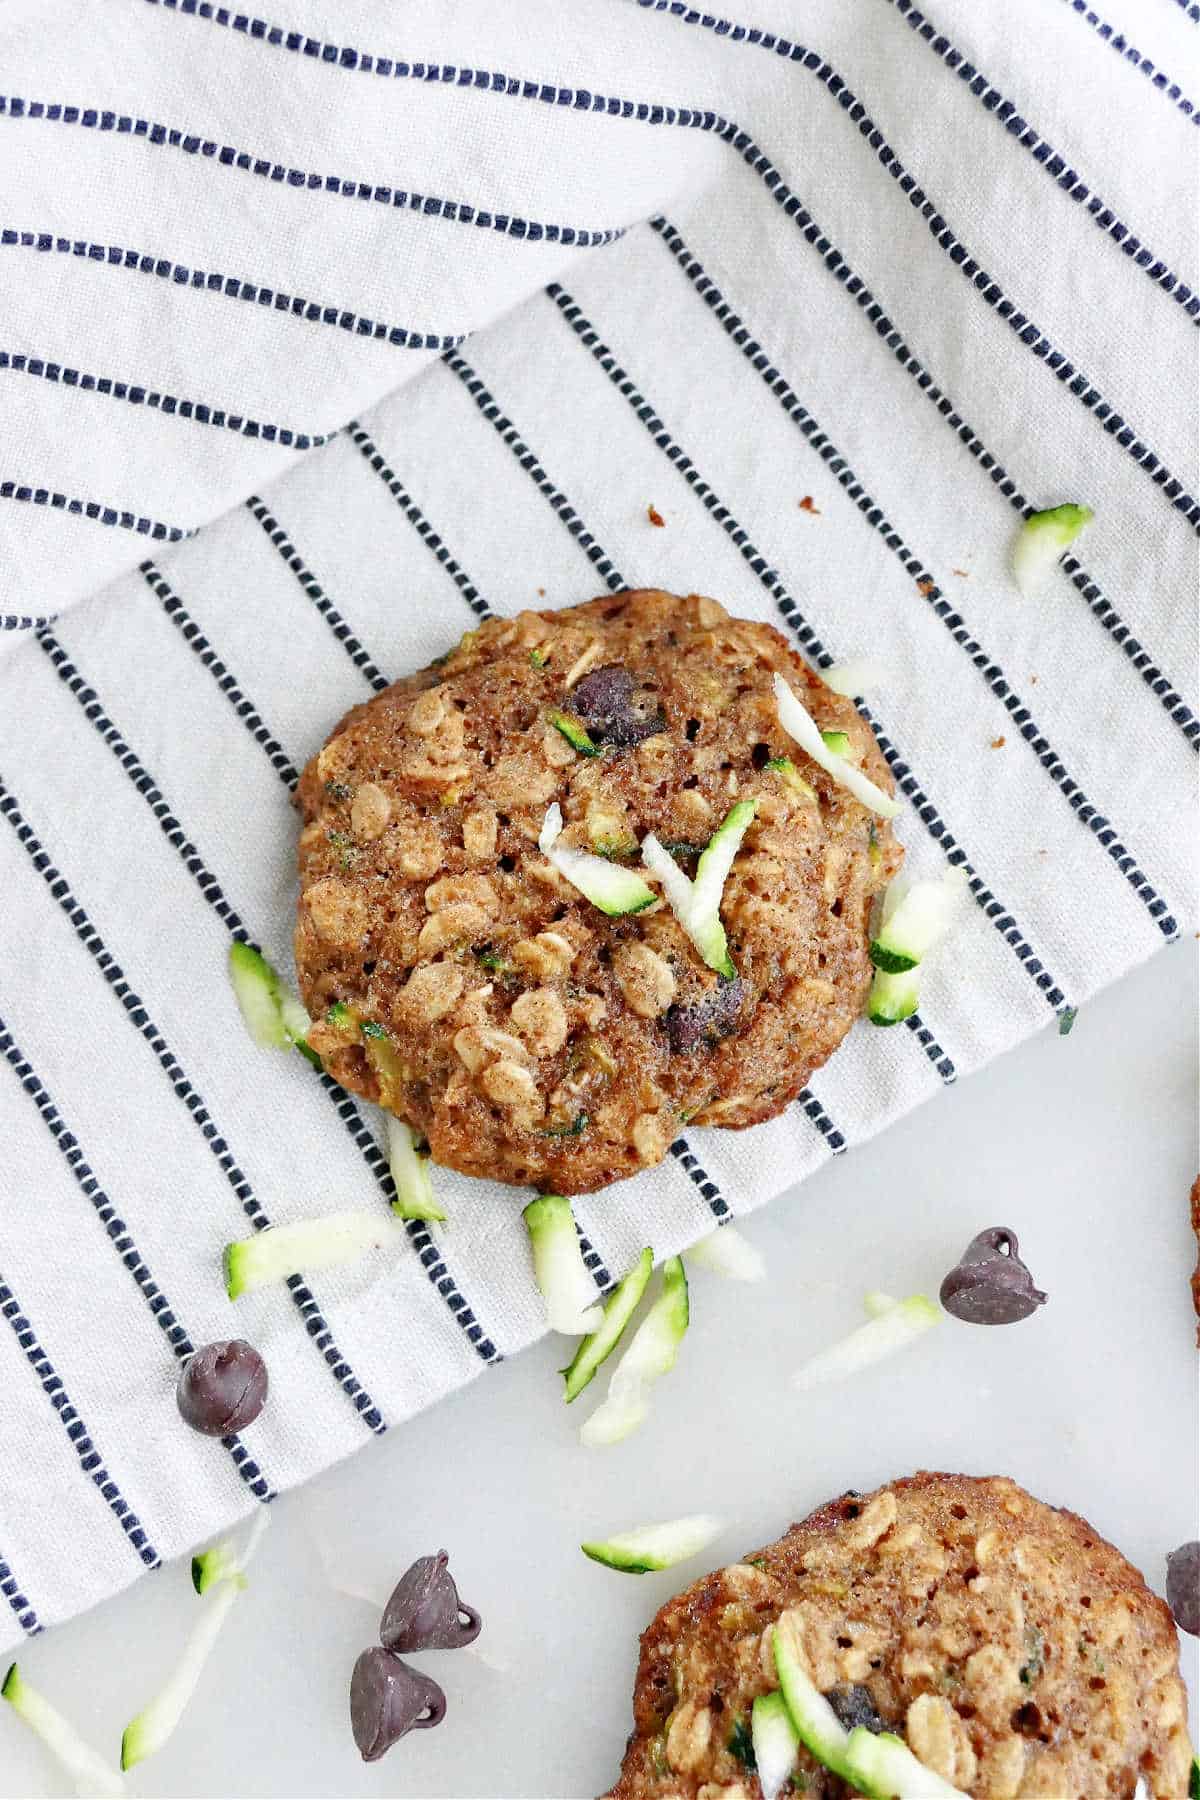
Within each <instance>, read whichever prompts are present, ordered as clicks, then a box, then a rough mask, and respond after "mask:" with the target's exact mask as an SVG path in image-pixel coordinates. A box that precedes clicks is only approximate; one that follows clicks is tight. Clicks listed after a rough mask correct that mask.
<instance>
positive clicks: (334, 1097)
mask: <svg viewBox="0 0 1200 1800" xmlns="http://www.w3.org/2000/svg"><path fill="white" fill-rule="evenodd" d="M141 573H142V574H143V575H144V576H145V578H146V580H147V582H148V583H149V585H150V587H151V588H152V589H153V591H154V592H155V593H156V594H157V595H158V597H159V599H160V600H161V601H162V602H163V605H164V608H165V609H166V611H167V614H168V616H169V617H170V618H171V620H172V622H173V623H174V624H176V625H177V626H178V627H179V629H180V630H181V631H182V633H183V636H184V638H185V640H186V642H187V643H188V645H189V647H190V648H191V649H192V650H194V651H195V653H196V655H197V656H198V657H199V659H200V661H201V663H202V664H203V665H204V667H205V668H206V669H207V670H208V671H209V673H210V674H211V675H212V677H213V679H214V680H215V681H216V683H217V686H218V687H219V688H220V690H221V692H222V693H223V694H224V695H225V697H226V699H227V700H228V701H229V702H230V705H231V706H232V707H233V709H234V712H235V713H236V714H237V716H238V718H239V719H240V720H241V721H242V723H243V724H244V725H245V727H246V729H247V730H248V731H249V733H250V735H251V737H253V739H254V741H255V743H256V744H258V746H259V748H260V749H261V750H262V751H263V753H264V755H265V756H266V757H267V759H268V761H269V762H270V764H271V766H272V768H273V769H274V770H275V773H276V774H277V775H278V776H279V779H280V780H281V781H282V783H283V785H284V787H285V788H287V790H288V792H289V793H290V792H291V791H292V790H293V788H294V787H295V785H296V782H297V781H298V780H299V776H298V775H297V773H296V770H295V768H294V767H293V765H292V763H291V761H290V760H289V758H288V755H287V752H286V751H285V750H284V748H283V746H282V744H281V743H280V742H279V740H278V739H277V738H276V737H274V736H273V735H272V733H271V732H270V730H269V729H268V727H267V725H266V724H265V722H264V720H263V718H262V715H261V714H260V713H259V711H258V709H257V707H256V706H255V705H254V704H253V702H252V701H251V700H250V699H249V698H248V696H247V695H246V694H245V693H244V692H243V691H242V689H241V688H240V687H239V685H238V683H237V681H236V680H235V678H234V676H233V674H232V673H231V672H230V670H229V669H228V668H227V667H226V666H225V664H224V663H223V662H222V660H221V658H220V657H219V656H218V655H217V653H216V651H215V650H214V649H213V648H212V645H211V644H210V643H209V642H208V640H207V638H205V636H204V634H203V632H201V630H200V628H199V627H198V626H197V625H196V623H195V621H194V620H193V619H192V618H191V617H190V615H189V614H188V612H187V611H186V609H185V607H184V605H183V602H182V601H181V600H180V599H179V596H178V595H177V594H176V593H175V592H174V590H173V589H172V588H171V586H170V584H169V583H168V582H167V580H166V578H165V576H163V575H162V573H161V572H160V571H159V570H158V569H157V568H155V566H154V564H153V563H144V564H143V565H142V569H141ZM322 1080H323V1083H324V1086H325V1090H326V1093H327V1094H328V1096H329V1098H330V1100H331V1101H332V1102H333V1104H334V1106H335V1108H336V1110H337V1113H338V1117H339V1118H340V1119H341V1121H342V1124H343V1125H344V1126H345V1128H346V1130H347V1132H348V1133H349V1135H350V1137H351V1138H352V1139H353V1140H354V1143H355V1144H356V1146H357V1147H358V1150H359V1153H360V1154H361V1156H362V1157H363V1160H364V1161H365V1162H366V1164H367V1166H368V1168H369V1169H370V1171H371V1173H372V1174H373V1175H374V1177H375V1180H376V1183H377V1185H378V1186H379V1189H380V1192H381V1193H382V1195H383V1198H384V1199H385V1200H386V1201H387V1202H388V1203H389V1204H390V1203H391V1201H392V1200H394V1199H395V1197H396V1190H395V1187H394V1185H393V1183H392V1178H391V1174H390V1172H389V1170H388V1166H387V1162H386V1161H385V1159H384V1157H383V1155H382V1154H381V1152H380V1149H379V1146H378V1144H377V1143H376V1141H375V1139H374V1137H373V1136H372V1134H371V1132H370V1131H369V1130H368V1129H367V1127H366V1126H365V1125H364V1124H363V1122H362V1118H361V1116H360V1114H359V1112H358V1108H357V1107H356V1105H355V1103H354V1101H353V1099H352V1098H351V1097H350V1095H349V1094H347V1093H346V1092H345V1091H344V1090H343V1089H341V1088H339V1087H338V1086H337V1084H336V1083H335V1082H334V1081H332V1080H331V1079H330V1077H328V1076H327V1075H324V1074H323V1075H322ZM404 1226H405V1230H406V1231H407V1233H408V1236H409V1238H410V1240H411V1242H412V1244H413V1247H414V1249H415V1250H416V1252H417V1256H418V1259H419V1261H420V1263H421V1266H422V1267H423V1268H424V1270H425V1273H426V1274H427V1275H428V1277H429V1279H430V1281H431V1283H432V1284H433V1286H434V1287H435V1288H437V1290H438V1293H439V1294H440V1295H441V1296H442V1298H443V1300H445V1302H446V1305H447V1306H448V1307H449V1309H450V1311H451V1312H452V1313H453V1314H454V1317H455V1319H456V1321H457V1322H458V1324H459V1325H460V1327H461V1328H462V1330H463V1331H464V1332H465V1333H466V1336H467V1338H468V1340H469V1342H470V1343H471V1345H472V1347H473V1348H474V1350H475V1351H476V1352H477V1354H478V1355H479V1356H480V1357H481V1358H482V1360H483V1361H484V1362H493V1361H496V1360H498V1356H499V1353H498V1351H497V1350H496V1347H495V1345H494V1344H493V1343H492V1341H491V1339H490V1338H488V1337H485V1335H484V1332H483V1328H482V1326H481V1325H480V1324H479V1322H478V1320H477V1319H476V1317H475V1314H474V1312H473V1311H472V1310H471V1308H470V1306H469V1305H468V1304H467V1301H466V1299H465V1297H464V1296H463V1295H462V1294H461V1293H460V1292H459V1290H458V1288H457V1287H456V1285H455V1283H454V1281H453V1279H452V1277H451V1276H450V1274H449V1272H448V1270H447V1268H446V1263H445V1259H444V1257H443V1255H442V1253H441V1251H440V1249H439V1247H438V1245H437V1244H436V1243H435V1241H434V1239H433V1238H432V1237H431V1236H430V1234H429V1232H428V1230H427V1229H426V1228H425V1226H424V1225H423V1224H422V1223H421V1221H420V1220H419V1219H406V1220H405V1221H404Z"/></svg>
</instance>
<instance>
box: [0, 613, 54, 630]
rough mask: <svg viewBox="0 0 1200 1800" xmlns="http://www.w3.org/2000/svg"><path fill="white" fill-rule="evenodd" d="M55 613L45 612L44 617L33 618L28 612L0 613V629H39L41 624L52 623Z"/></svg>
mask: <svg viewBox="0 0 1200 1800" xmlns="http://www.w3.org/2000/svg"><path fill="white" fill-rule="evenodd" d="M57 617H58V614H57V613H47V614H46V616H45V617H44V618H41V619H34V618H31V617H30V616H29V614H28V613H0V631H39V630H40V629H41V627H42V626H43V625H53V623H54V621H55V619H57Z"/></svg>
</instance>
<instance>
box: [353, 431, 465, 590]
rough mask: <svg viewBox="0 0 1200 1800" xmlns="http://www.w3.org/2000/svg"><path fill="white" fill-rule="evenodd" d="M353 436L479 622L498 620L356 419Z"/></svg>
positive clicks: (354, 441) (357, 445)
mask: <svg viewBox="0 0 1200 1800" xmlns="http://www.w3.org/2000/svg"><path fill="white" fill-rule="evenodd" d="M346 429H347V431H348V432H349V434H350V442H351V443H352V444H354V445H355V446H356V447H357V448H358V449H359V450H360V451H361V452H362V454H363V456H364V457H365V458H366V460H367V462H368V464H369V465H370V467H371V468H372V469H374V471H375V473H376V474H377V475H378V476H379V478H380V480H381V481H382V482H383V485H384V486H385V487H386V488H387V490H388V493H389V494H390V495H391V496H392V499H393V500H394V501H395V502H396V504H397V506H399V508H400V510H401V512H402V513H403V514H404V516H405V518H406V519H407V520H408V522H409V524H410V525H411V526H412V527H413V530H414V531H415V532H416V534H417V536H418V537H419V538H420V540H421V542H422V543H423V544H424V545H425V547H426V549H428V550H430V551H431V552H432V554H433V555H434V556H435V557H436V558H437V560H438V562H440V563H441V565H442V567H443V569H445V571H446V573H447V575H449V577H450V579H451V581H453V583H454V585H455V587H456V588H457V589H458V591H459V593H460V594H461V595H462V597H463V599H464V600H465V601H466V603H467V605H468V606H469V607H470V608H471V611H472V612H473V613H474V614H475V616H476V618H477V619H494V618H495V616H496V615H495V613H494V612H493V611H492V609H491V607H490V606H489V605H488V603H487V601H486V600H485V599H484V597H483V595H482V594H481V593H480V592H479V589H478V588H477V587H476V586H475V583H474V582H473V581H472V580H471V578H470V576H469V575H468V574H467V572H466V570H465V569H464V568H463V567H462V564H461V563H459V562H456V561H455V559H454V557H453V556H451V554H450V552H449V550H448V549H447V548H446V545H445V544H444V543H443V541H442V539H441V538H440V537H439V536H438V534H437V532H436V531H435V530H434V529H433V526H432V525H431V524H430V523H429V520H428V519H427V518H426V517H425V514H424V513H423V512H422V511H421V509H420V507H419V506H418V505H417V503H416V501H415V500H414V499H413V497H412V495H411V494H410V493H409V492H408V490H407V488H406V487H405V486H404V484H403V482H402V481H401V480H400V478H399V476H398V475H396V474H395V473H394V471H393V470H392V469H390V468H389V467H388V465H387V461H386V459H385V457H384V455H383V452H382V451H381V450H379V449H378V448H377V447H376V445H375V444H374V443H373V442H372V441H371V439H370V438H369V437H368V436H367V433H366V432H365V431H364V430H363V428H362V426H361V425H360V424H358V422H357V421H356V420H354V419H352V420H351V421H350V423H349V425H348V426H347V427H346Z"/></svg>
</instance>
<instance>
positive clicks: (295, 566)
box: [246, 494, 388, 693]
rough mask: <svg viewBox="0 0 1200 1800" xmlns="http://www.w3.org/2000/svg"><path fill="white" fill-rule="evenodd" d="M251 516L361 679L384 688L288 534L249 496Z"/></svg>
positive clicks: (382, 678)
mask: <svg viewBox="0 0 1200 1800" xmlns="http://www.w3.org/2000/svg"><path fill="white" fill-rule="evenodd" d="M246 505H247V507H248V508H249V510H250V513H251V515H252V516H253V517H254V518H255V519H257V520H258V523H259V524H260V525H261V526H262V528H263V530H264V531H265V532H266V534H267V537H268V538H269V539H270V541H271V543H272V544H274V546H275V548H276V550H278V552H279V554H280V556H281V557H282V558H283V560H284V562H285V563H286V564H287V566H288V568H289V569H290V570H291V571H292V574H293V575H294V576H295V577H296V580H297V581H298V582H299V583H300V586H301V587H302V588H303V589H304V592H305V593H306V594H307V595H308V598H309V599H310V600H311V601H312V603H313V605H314V606H315V607H316V609H317V611H318V612H319V613H320V615H321V617H322V618H323V619H324V621H325V623H326V624H327V625H328V627H329V629H330V631H332V633H333V635H334V637H335V638H336V639H337V641H338V643H339V644H340V645H341V646H342V649H343V650H344V651H345V652H346V655H347V656H348V657H349V658H350V661H351V662H352V663H353V664H354V666H355V668H356V669H357V670H358V671H359V673H360V674H361V675H363V676H364V678H365V679H366V680H367V681H369V682H370V684H371V686H372V687H373V688H374V689H375V691H376V693H378V692H380V691H381V690H382V689H383V688H385V687H387V685H388V678H387V676H386V675H385V674H384V673H383V670H382V669H381V668H380V667H379V664H378V663H377V662H376V661H375V659H374V657H373V656H372V655H371V654H370V652H369V651H368V650H366V649H364V647H363V645H362V644H361V643H360V642H359V640H358V638H357V637H356V636H355V635H354V633H353V632H352V631H351V629H350V627H349V625H347V623H346V621H345V619H344V618H343V617H342V615H341V613H340V612H339V611H338V609H337V607H336V606H335V605H334V604H333V601H332V600H331V599H330V598H329V596H328V594H327V593H325V591H324V589H323V588H322V586H321V584H320V582H319V581H318V580H317V578H316V576H315V575H314V574H313V572H312V570H311V569H309V568H306V567H305V565H304V563H303V561H302V560H301V558H300V554H299V552H298V551H297V549H296V547H295V545H294V544H292V543H290V542H289V540H288V534H287V532H286V531H285V530H284V529H283V526H282V525H281V524H280V523H279V520H278V519H277V518H276V517H275V516H274V514H273V513H272V512H270V511H269V509H268V508H267V507H266V506H264V504H263V502H262V501H261V500H260V499H259V497H258V495H257V494H251V495H250V497H249V499H248V500H247V501H246Z"/></svg>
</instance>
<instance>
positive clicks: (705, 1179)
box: [671, 1138, 729, 1220]
mask: <svg viewBox="0 0 1200 1800" xmlns="http://www.w3.org/2000/svg"><path fill="white" fill-rule="evenodd" d="M671 1155H672V1156H673V1157H674V1158H675V1160H676V1162H677V1163H678V1164H679V1165H680V1167H681V1168H682V1169H683V1170H684V1171H685V1172H686V1173H687V1174H688V1175H690V1176H691V1178H692V1180H693V1181H694V1182H695V1184H696V1186H697V1187H698V1188H699V1189H700V1192H701V1193H702V1194H703V1195H704V1198H705V1199H706V1200H707V1202H708V1204H709V1206H710V1208H711V1209H712V1215H713V1218H714V1219H717V1220H724V1219H727V1218H728V1217H729V1205H728V1202H727V1201H726V1199H725V1196H724V1195H723V1194H722V1192H721V1190H720V1188H719V1187H718V1186H717V1184H716V1182H715V1181H714V1180H713V1178H712V1176H711V1175H709V1174H708V1172H707V1171H706V1170H705V1169H703V1168H702V1167H701V1166H700V1163H699V1162H698V1161H697V1158H696V1155H695V1152H694V1151H693V1150H692V1147H691V1145H690V1144H689V1143H688V1141H687V1139H686V1138H676V1139H675V1142H674V1143H673V1144H672V1145H671Z"/></svg>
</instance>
